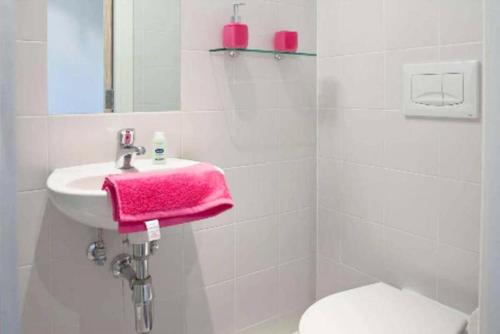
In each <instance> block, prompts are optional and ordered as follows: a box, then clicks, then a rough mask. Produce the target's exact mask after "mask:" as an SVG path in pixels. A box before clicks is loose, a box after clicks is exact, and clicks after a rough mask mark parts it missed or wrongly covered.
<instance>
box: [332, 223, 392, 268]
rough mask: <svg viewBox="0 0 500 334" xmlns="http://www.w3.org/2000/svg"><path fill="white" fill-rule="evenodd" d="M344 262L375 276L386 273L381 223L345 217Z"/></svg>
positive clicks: (342, 254) (342, 252)
mask: <svg viewBox="0 0 500 334" xmlns="http://www.w3.org/2000/svg"><path fill="white" fill-rule="evenodd" d="M341 243H342V250H341V258H342V262H343V263H345V264H347V265H348V266H350V267H352V268H355V269H357V270H359V271H362V272H364V273H367V274H369V275H371V276H374V277H382V276H383V274H384V230H383V228H382V227H381V226H380V225H376V224H372V223H364V222H362V221H361V220H359V219H357V218H353V217H347V216H346V217H345V218H344V224H343V226H342V239H341Z"/></svg>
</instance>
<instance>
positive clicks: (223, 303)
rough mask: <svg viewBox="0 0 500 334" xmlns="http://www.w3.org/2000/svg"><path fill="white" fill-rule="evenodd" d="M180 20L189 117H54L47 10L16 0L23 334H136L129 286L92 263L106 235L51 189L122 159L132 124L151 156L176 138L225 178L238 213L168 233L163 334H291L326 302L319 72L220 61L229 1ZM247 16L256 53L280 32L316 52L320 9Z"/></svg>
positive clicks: (112, 241)
mask: <svg viewBox="0 0 500 334" xmlns="http://www.w3.org/2000/svg"><path fill="white" fill-rule="evenodd" d="M182 7H183V8H182V13H183V14H182V24H183V26H182V49H183V50H182V58H181V59H182V89H181V92H182V105H183V107H182V109H183V110H182V111H179V112H164V113H145V114H144V113H142V114H141V113H135V114H122V115H116V114H115V115H110V114H106V115H105V114H99V115H72V116H48V115H47V91H46V86H47V74H46V73H47V72H46V48H47V40H46V26H47V24H46V1H45V0H17V10H18V13H17V19H18V23H17V28H18V30H17V36H18V41H17V60H18V62H17V68H16V69H17V96H16V99H17V115H18V117H17V130H18V133H17V140H18V149H17V153H18V171H19V175H18V185H19V189H18V199H19V225H18V230H19V259H18V261H19V275H20V277H21V280H20V281H21V292H20V293H21V300H22V302H23V303H22V310H21V312H22V326H23V333H25V334H29V333H37V334H59V333H64V334H70V333H79V334H90V333H92V334H93V333H106V334H115V333H116V334H118V333H119V334H124V333H133V332H134V331H133V323H132V319H133V318H132V309H131V301H130V292H129V291H128V288H126V287H125V286H123V285H122V283H121V282H120V281H118V280H115V279H114V278H112V276H111V273H110V271H109V269H108V267H107V266H106V267H97V266H95V265H93V264H91V263H89V262H88V261H87V259H86V255H85V250H86V247H87V244H88V243H89V242H91V241H92V240H93V239H94V238H95V236H96V232H95V231H94V230H92V229H89V228H86V227H84V226H83V225H80V224H78V223H76V222H74V221H71V220H69V219H68V218H66V217H65V216H63V215H62V214H61V213H59V212H58V211H57V210H56V209H55V208H54V207H53V206H52V205H51V204H50V203H49V202H48V200H47V192H46V190H45V180H46V178H47V175H48V174H49V173H50V171H51V170H53V169H54V168H58V167H64V166H70V165H75V164H81V163H91V162H103V161H110V160H113V159H114V155H115V138H116V131H117V130H118V129H120V128H122V127H135V128H136V129H137V131H138V138H137V140H138V143H139V144H144V145H145V146H146V147H147V148H148V149H149V150H150V149H151V143H150V142H151V138H152V134H153V132H154V131H155V130H163V131H165V132H166V135H167V143H168V151H169V154H170V156H180V157H184V158H191V159H198V160H204V161H210V162H212V163H215V164H218V165H219V166H221V167H223V168H224V169H225V170H226V173H227V177H228V180H229V182H230V187H231V190H232V192H233V195H234V199H235V203H236V207H235V209H234V210H232V211H231V212H229V213H227V214H224V215H223V216H221V217H219V218H216V219H212V220H208V221H204V222H199V223H193V224H190V225H185V226H183V227H175V228H171V229H168V230H165V231H164V233H163V239H162V243H161V250H160V253H159V254H158V255H155V256H154V257H153V259H152V261H153V268H152V272H153V275H154V284H155V288H156V293H157V300H158V305H157V306H158V307H157V316H156V330H155V332H154V333H173V334H178V333H183V334H184V333H186V334H187V333H195V334H215V333H245V334H250V333H256V332H258V331H261V330H269V331H272V333H278V334H279V333H286V334H289V333H291V332H293V331H294V329H295V327H296V322H297V318H298V315H300V313H301V312H302V311H303V310H304V308H305V307H306V306H308V305H309V304H310V303H311V302H312V301H313V300H314V298H315V296H314V286H315V285H314V274H315V255H314V252H315V248H316V246H315V214H316V204H315V195H316V194H315V184H316V176H315V171H316V131H315V130H316V105H315V102H316V95H315V91H316V88H315V79H316V72H315V70H316V61H315V59H301V58H297V59H292V58H286V59H284V60H283V61H281V62H276V61H275V60H274V59H273V58H272V57H265V56H247V55H245V56H241V57H239V58H235V59H232V58H229V57H225V56H224V55H210V54H209V53H208V52H207V49H209V48H212V47H216V46H218V45H220V41H219V37H220V29H221V27H222V25H223V24H224V23H226V22H228V21H229V17H230V16H231V2H230V1H221V0H212V1H204V0H182ZM242 15H243V17H244V19H245V20H246V21H247V22H248V23H249V25H250V27H251V45H252V46H255V47H264V46H266V47H269V45H270V44H271V40H272V39H271V36H272V32H273V31H274V30H277V29H280V28H282V29H287V28H288V29H293V28H296V29H299V30H300V33H301V44H302V46H303V49H305V50H314V49H315V43H316V40H315V34H316V33H315V28H316V26H315V7H314V2H312V1H306V0H294V1H286V2H285V1H264V0H252V1H251V2H250V3H249V4H248V6H246V7H245V8H244V9H243V10H242ZM49 43H50V41H49ZM82 94H85V92H82ZM105 242H106V244H107V247H108V256H109V257H110V258H112V257H113V256H114V255H116V254H117V253H118V252H120V251H121V249H122V245H121V239H120V238H119V237H117V236H116V235H115V234H113V233H106V234H105ZM259 333H260V332H259Z"/></svg>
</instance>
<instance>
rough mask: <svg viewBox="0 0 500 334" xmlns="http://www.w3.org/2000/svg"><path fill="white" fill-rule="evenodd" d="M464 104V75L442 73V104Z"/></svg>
mask: <svg viewBox="0 0 500 334" xmlns="http://www.w3.org/2000/svg"><path fill="white" fill-rule="evenodd" d="M462 103H464V75H463V74H462V73H443V104H444V105H445V106H449V105H456V104H462Z"/></svg>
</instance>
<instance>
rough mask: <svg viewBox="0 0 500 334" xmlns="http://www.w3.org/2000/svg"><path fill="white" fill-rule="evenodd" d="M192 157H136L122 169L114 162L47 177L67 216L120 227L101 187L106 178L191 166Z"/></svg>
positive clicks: (93, 224) (54, 199) (63, 170)
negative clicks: (155, 160) (160, 160)
mask: <svg viewBox="0 0 500 334" xmlns="http://www.w3.org/2000/svg"><path fill="white" fill-rule="evenodd" d="M196 163H198V162H197V161H192V160H183V159H168V160H167V163H166V164H163V165H154V164H153V163H152V161H151V159H144V160H139V159H137V160H135V162H134V167H135V168H133V169H128V170H122V169H118V168H116V167H115V162H108V163H99V164H90V165H81V166H75V167H68V168H60V169H56V170H54V171H53V172H52V174H50V176H49V178H48V180H47V188H48V189H49V197H50V199H51V201H52V203H53V204H54V205H55V206H56V207H57V208H58V209H59V210H60V211H61V212H62V213H64V214H65V215H67V216H68V217H70V218H72V219H74V220H76V221H78V222H80V223H82V224H85V225H88V226H91V227H96V228H103V229H109V230H117V229H118V224H117V223H116V222H115V221H113V215H112V209H111V203H110V202H109V200H108V196H107V193H106V192H105V191H103V190H101V186H102V183H103V181H104V178H105V177H106V176H107V175H110V174H121V173H141V172H148V171H158V170H169V169H175V168H182V167H188V166H191V165H194V164H196Z"/></svg>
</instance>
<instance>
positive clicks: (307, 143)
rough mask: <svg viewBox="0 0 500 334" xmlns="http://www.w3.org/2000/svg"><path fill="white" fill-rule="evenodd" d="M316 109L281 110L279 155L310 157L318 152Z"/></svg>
mask: <svg viewBox="0 0 500 334" xmlns="http://www.w3.org/2000/svg"><path fill="white" fill-rule="evenodd" d="M316 116H317V115H316V110H315V109H298V108H292V109H290V110H281V111H280V113H279V121H278V135H279V137H278V145H279V153H278V154H279V157H280V158H281V159H283V160H289V159H302V158H310V157H313V156H314V155H315V154H316Z"/></svg>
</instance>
